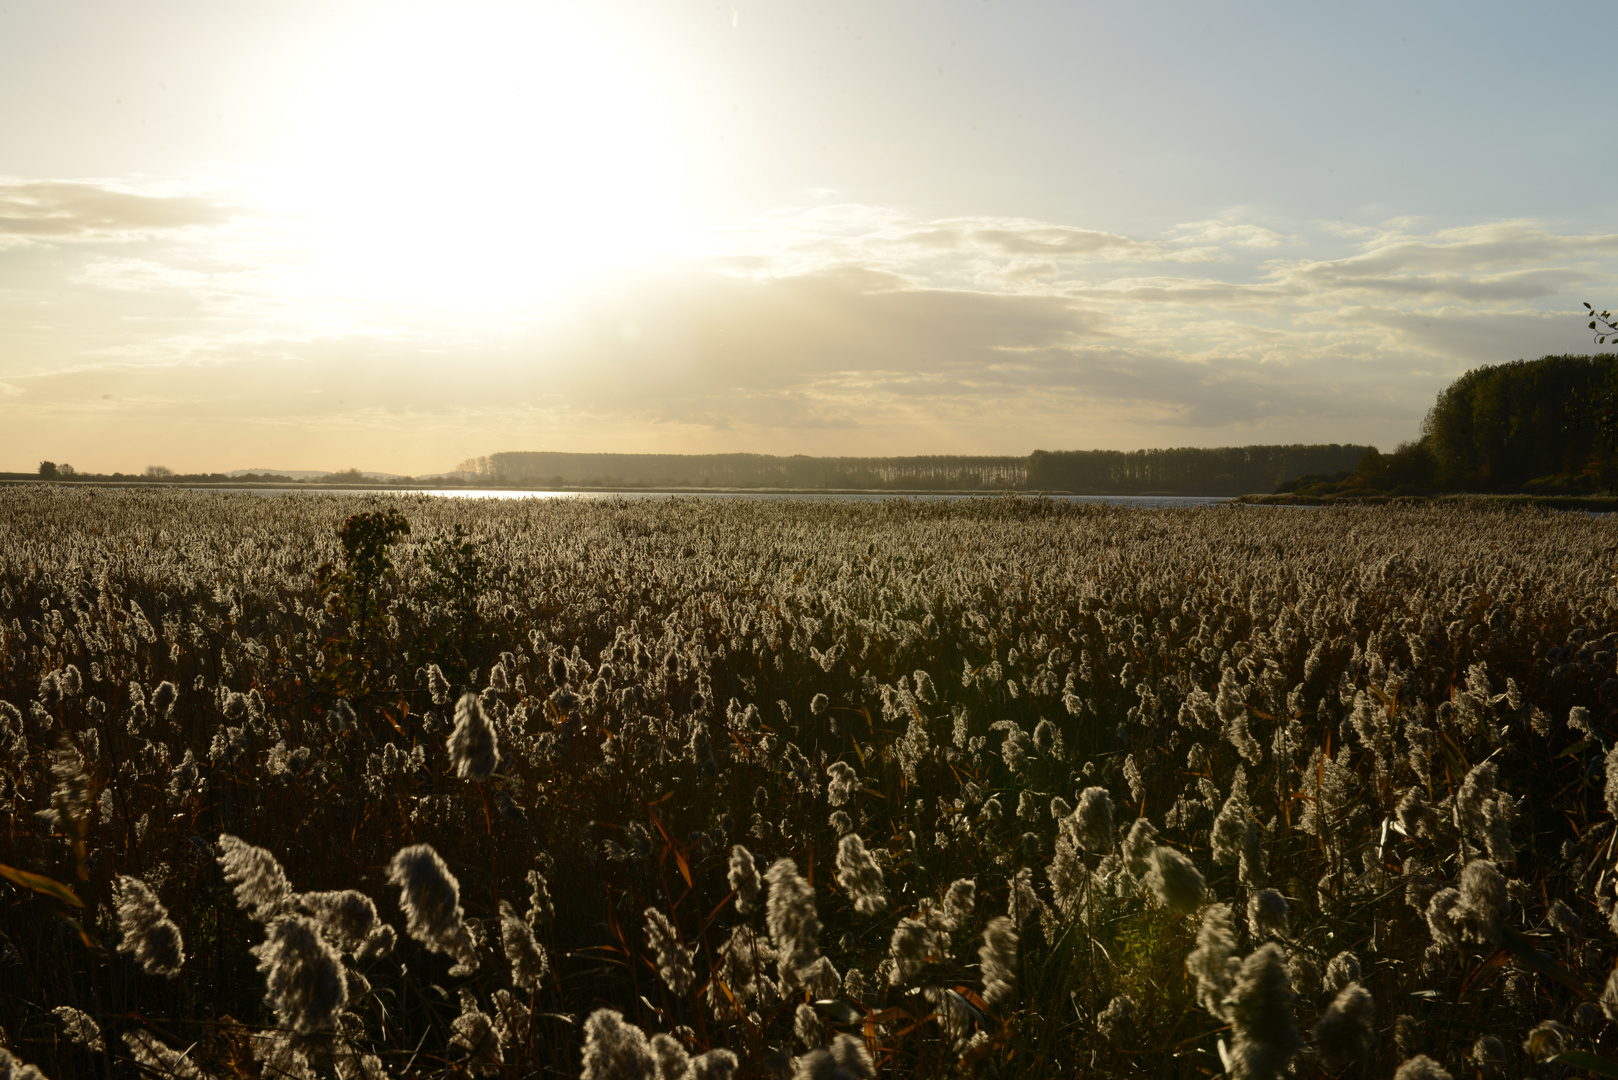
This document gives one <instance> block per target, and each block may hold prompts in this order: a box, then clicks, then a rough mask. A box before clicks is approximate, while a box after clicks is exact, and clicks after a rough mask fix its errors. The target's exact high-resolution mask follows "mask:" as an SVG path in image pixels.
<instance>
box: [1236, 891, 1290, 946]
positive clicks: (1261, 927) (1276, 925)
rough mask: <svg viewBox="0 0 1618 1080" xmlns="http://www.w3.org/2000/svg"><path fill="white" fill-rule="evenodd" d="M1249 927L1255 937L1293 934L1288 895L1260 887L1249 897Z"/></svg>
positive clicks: (1275, 936)
mask: <svg viewBox="0 0 1618 1080" xmlns="http://www.w3.org/2000/svg"><path fill="white" fill-rule="evenodd" d="M1247 929H1248V932H1249V933H1251V934H1252V935H1253V937H1254V938H1255V939H1259V940H1262V939H1263V938H1281V939H1283V940H1285V939H1286V938H1288V937H1291V936H1292V930H1291V927H1290V926H1289V925H1288V920H1287V901H1286V897H1284V896H1282V895H1281V894H1280V893H1278V892H1276V891H1275V890H1274V889H1260V890H1258V891H1257V892H1255V893H1254V894H1253V895H1252V896H1250V897H1248V898H1247Z"/></svg>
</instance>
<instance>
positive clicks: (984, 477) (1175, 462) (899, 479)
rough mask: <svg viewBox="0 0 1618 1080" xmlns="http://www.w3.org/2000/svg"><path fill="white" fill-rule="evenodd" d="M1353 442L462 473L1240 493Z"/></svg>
mask: <svg viewBox="0 0 1618 1080" xmlns="http://www.w3.org/2000/svg"><path fill="white" fill-rule="evenodd" d="M1372 449H1374V448H1372V447H1368V446H1356V445H1338V444H1330V445H1325V446H1239V447H1217V448H1198V447H1182V448H1176V449H1167V450H1134V451H1121V450H1067V451H1045V450H1036V451H1034V452H1033V453H1032V454H1030V455H1028V456H1027V457H1012V456H1000V457H994V456H965V455H949V454H940V455H929V456H921V457H807V456H803V455H798V456H793V457H777V456H773V455H768V454H577V453H563V452H541V451H527V452H507V453H499V454H491V455H489V456H488V457H484V458H474V459H470V460H468V461H466V462H463V463H462V466H461V471H463V472H466V473H470V474H472V475H475V476H478V477H481V478H484V479H486V480H487V481H488V482H489V483H493V484H500V485H509V486H515V487H528V486H537V485H544V486H552V487H644V488H648V489H651V488H687V487H698V488H788V489H798V490H803V489H808V490H815V489H830V490H835V489H856V490H875V491H884V490H886V491H905V490H908V491H928V490H957V491H958V490H991V491H992V490H1005V491H1070V492H1073V493H1074V494H1108V495H1130V494H1166V495H1240V494H1244V493H1249V492H1256V491H1262V492H1268V491H1273V490H1275V488H1276V486H1277V485H1279V484H1282V483H1284V482H1285V481H1287V480H1289V479H1291V478H1293V477H1295V476H1299V475H1302V474H1304V473H1309V472H1333V471H1338V470H1348V469H1353V468H1354V467H1355V465H1356V464H1357V463H1358V462H1359V461H1360V459H1361V458H1362V457H1364V455H1365V454H1366V452H1367V451H1370V450H1372Z"/></svg>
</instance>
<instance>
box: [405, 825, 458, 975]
mask: <svg viewBox="0 0 1618 1080" xmlns="http://www.w3.org/2000/svg"><path fill="white" fill-rule="evenodd" d="M388 881H389V882H391V883H392V884H395V885H397V886H399V906H400V907H401V908H403V909H404V913H405V933H407V934H409V935H410V936H411V937H413V938H415V939H416V940H417V941H419V942H421V943H422V944H423V945H425V946H427V947H428V948H429V949H433V950H434V951H436V952H441V953H446V954H448V955H450V956H453V957H455V958H456V959H457V960H459V961H460V962H461V964H462V965H466V966H468V970H470V969H471V968H475V967H476V966H477V947H476V945H475V943H474V942H473V940H472V934H471V931H470V930H468V929H467V926H466V917H465V914H464V913H463V912H462V911H461V883H460V882H458V881H456V880H455V875H454V874H451V873H450V872H449V867H448V866H447V865H445V863H444V860H443V859H442V858H440V857H439V855H438V852H436V851H434V850H433V849H432V847H431V846H430V845H428V844H415V845H413V846H411V847H407V848H401V849H400V850H399V852H398V854H396V855H394V857H393V861H392V862H390V863H389V864H388Z"/></svg>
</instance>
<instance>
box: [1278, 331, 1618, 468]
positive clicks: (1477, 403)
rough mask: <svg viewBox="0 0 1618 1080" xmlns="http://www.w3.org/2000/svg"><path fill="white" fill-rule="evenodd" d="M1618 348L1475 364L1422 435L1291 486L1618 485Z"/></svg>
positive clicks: (1442, 398)
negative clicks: (1617, 362) (1617, 351)
mask: <svg viewBox="0 0 1618 1080" xmlns="http://www.w3.org/2000/svg"><path fill="white" fill-rule="evenodd" d="M1615 448H1618V365H1615V359H1614V356H1613V354H1611V353H1607V354H1598V355H1594V356H1544V357H1541V358H1539V359H1538V360H1517V361H1515V362H1513V363H1509V364H1491V365H1487V366H1484V367H1480V368H1474V369H1473V370H1471V371H1468V372H1467V373H1466V374H1464V375H1462V376H1461V377H1460V378H1458V379H1456V380H1455V381H1454V382H1453V383H1451V384H1450V385H1449V386H1447V387H1445V388H1444V390H1443V391H1441V392H1440V393H1439V395H1438V400H1437V401H1436V402H1434V404H1433V407H1432V409H1431V410H1429V411H1428V413H1427V417H1426V419H1425V420H1424V421H1423V422H1422V428H1421V436H1420V438H1417V439H1414V440H1411V441H1410V442H1406V443H1402V444H1400V445H1399V446H1398V447H1397V448H1396V449H1395V450H1394V451H1393V452H1392V453H1391V454H1382V453H1378V452H1376V451H1375V450H1372V451H1369V452H1367V453H1366V454H1365V455H1364V457H1363V458H1362V459H1361V460H1360V461H1359V462H1358V463H1357V464H1356V466H1355V468H1354V469H1353V470H1352V471H1351V472H1339V473H1336V474H1328V473H1327V472H1326V470H1320V473H1319V474H1317V475H1312V476H1304V477H1301V478H1299V479H1298V480H1295V481H1292V482H1290V483H1288V484H1285V485H1282V488H1283V489H1284V490H1292V491H1296V492H1298V493H1300V494H1307V495H1366V494H1395V495H1404V494H1427V493H1430V492H1439V491H1477V492H1530V493H1545V494H1555V493H1570V494H1571V493H1582V492H1592V491H1598V490H1609V489H1612V488H1614V487H1618V449H1615Z"/></svg>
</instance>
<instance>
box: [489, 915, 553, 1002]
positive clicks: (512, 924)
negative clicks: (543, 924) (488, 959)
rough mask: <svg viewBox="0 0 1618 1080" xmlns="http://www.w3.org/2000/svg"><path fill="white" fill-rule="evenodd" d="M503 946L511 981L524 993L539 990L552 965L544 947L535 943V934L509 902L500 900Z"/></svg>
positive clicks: (501, 942) (501, 941) (501, 939)
mask: <svg viewBox="0 0 1618 1080" xmlns="http://www.w3.org/2000/svg"><path fill="white" fill-rule="evenodd" d="M500 944H501V946H502V947H503V948H504V949H505V952H506V962H507V963H509V964H510V965H511V981H512V982H514V983H516V984H517V985H518V986H520V987H522V989H524V990H537V989H539V984H540V983H541V982H543V981H544V979H545V971H546V969H547V968H548V967H549V966H550V965H549V961H548V960H547V958H546V956H545V947H544V946H543V945H541V944H540V943H539V942H537V941H535V940H534V931H533V928H532V927H531V926H529V925H528V923H527V922H526V921H525V920H523V919H521V918H519V917H518V915H517V913H516V911H514V910H513V909H512V907H511V903H510V901H507V900H502V901H500Z"/></svg>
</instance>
